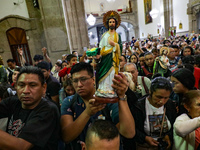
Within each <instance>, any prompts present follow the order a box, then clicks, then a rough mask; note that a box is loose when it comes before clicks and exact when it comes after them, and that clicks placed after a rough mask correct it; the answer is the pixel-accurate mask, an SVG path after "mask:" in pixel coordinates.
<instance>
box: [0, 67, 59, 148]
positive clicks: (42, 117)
mask: <svg viewBox="0 0 200 150" xmlns="http://www.w3.org/2000/svg"><path fill="white" fill-rule="evenodd" d="M16 84H17V86H16V87H17V95H18V97H9V98H7V99H5V100H2V101H1V102H0V118H6V117H8V118H9V120H8V126H7V129H6V132H4V131H2V130H0V139H1V140H0V148H1V149H12V150H14V149H20V150H28V149H32V150H55V149H57V147H58V140H59V130H60V127H59V121H60V117H59V111H58V108H57V107H56V105H55V104H54V103H52V102H50V101H48V100H46V99H44V98H42V97H43V96H44V95H45V92H46V87H47V85H46V83H45V79H44V75H43V73H42V72H41V70H40V69H38V68H36V67H32V66H28V67H24V68H23V69H22V70H21V71H20V73H19V75H18V78H17V83H16Z"/></svg>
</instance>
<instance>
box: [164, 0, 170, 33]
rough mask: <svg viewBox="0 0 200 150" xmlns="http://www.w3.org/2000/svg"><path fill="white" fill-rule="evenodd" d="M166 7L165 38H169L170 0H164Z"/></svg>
mask: <svg viewBox="0 0 200 150" xmlns="http://www.w3.org/2000/svg"><path fill="white" fill-rule="evenodd" d="M163 5H164V24H165V25H164V26H165V37H168V36H169V27H170V7H169V0H163Z"/></svg>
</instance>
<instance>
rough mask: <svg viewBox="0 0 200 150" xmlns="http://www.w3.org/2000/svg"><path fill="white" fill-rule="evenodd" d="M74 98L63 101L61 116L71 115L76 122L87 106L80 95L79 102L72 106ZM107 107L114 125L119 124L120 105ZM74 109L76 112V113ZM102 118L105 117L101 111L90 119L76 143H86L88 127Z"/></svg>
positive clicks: (115, 104) (108, 105)
mask: <svg viewBox="0 0 200 150" xmlns="http://www.w3.org/2000/svg"><path fill="white" fill-rule="evenodd" d="M73 97H74V95H72V96H68V97H66V98H65V99H64V100H63V103H62V105H61V115H71V116H73V119H74V120H76V119H77V118H78V117H79V116H80V115H81V113H82V112H83V111H84V110H85V109H86V106H85V103H84V101H83V100H82V98H81V97H80V96H79V95H78V94H77V100H76V101H75V105H74V104H72V100H73ZM71 105H73V106H74V108H72V106H71ZM106 107H107V108H108V110H109V112H110V117H111V119H112V122H113V123H114V124H117V123H118V122H119V111H118V103H114V104H107V105H106ZM72 109H73V110H74V112H73V110H72ZM102 116H103V113H102V112H101V111H99V112H97V113H96V114H95V115H93V116H91V117H90V119H89V121H88V123H87V124H86V126H85V128H84V129H83V131H82V132H81V134H80V135H79V137H78V138H77V139H76V143H79V142H80V141H83V142H85V136H86V132H87V129H88V127H89V126H90V124H91V123H92V122H93V121H94V120H96V119H98V118H99V117H102Z"/></svg>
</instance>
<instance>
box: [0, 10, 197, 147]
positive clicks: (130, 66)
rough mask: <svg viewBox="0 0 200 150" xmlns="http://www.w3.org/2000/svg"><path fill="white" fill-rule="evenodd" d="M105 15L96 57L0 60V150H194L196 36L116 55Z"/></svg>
mask: <svg viewBox="0 0 200 150" xmlns="http://www.w3.org/2000/svg"><path fill="white" fill-rule="evenodd" d="M109 13H110V14H109V15H110V16H111V17H110V16H108V18H107V22H105V23H106V24H105V26H106V27H107V28H108V32H106V33H105V35H103V37H102V41H101V42H100V44H99V48H97V49H96V50H97V53H96V54H95V57H89V56H88V55H87V53H86V52H84V53H83V54H81V55H79V54H78V52H76V51H73V52H72V53H71V54H63V55H62V56H61V58H60V59H58V60H57V62H56V63H55V64H52V62H51V58H50V57H49V56H48V54H47V49H46V48H42V50H41V53H42V55H40V54H37V55H35V56H34V58H33V60H34V65H30V64H27V63H26V62H25V59H23V57H22V58H21V60H22V61H23V63H21V66H17V65H16V63H15V60H14V59H12V58H11V59H8V60H7V66H8V67H7V68H6V67H5V66H4V62H3V59H2V58H0V91H1V92H0V139H1V140H0V149H13V150H14V149H20V150H23V149H34V150H42V149H45V150H47V149H48V150H50V149H52V150H57V149H58V150H80V149H83V150H87V149H88V150H90V149H93V150H94V149H104V150H105V149H110V150H112V149H113V150H114V149H115V150H116V149H120V150H123V149H124V150H132V149H133V150H134V149H138V150H154V149H155V150H156V149H174V150H193V149H195V150H198V149H200V145H199V144H200V121H199V120H200V91H199V88H200V86H199V85H200V43H199V42H200V36H199V35H198V34H192V35H190V36H189V37H188V36H187V35H183V36H174V37H169V38H168V39H166V38H161V37H159V38H153V37H148V38H147V39H145V40H139V39H135V38H134V37H133V38H132V41H131V42H126V43H124V44H123V48H122V47H121V46H120V45H122V43H121V39H120V36H119V35H118V34H117V33H116V32H115V29H116V28H117V27H118V26H119V24H117V23H118V22H117V19H115V18H114V17H113V16H114V13H113V12H109ZM112 36H113V37H112ZM107 39H109V40H107ZM121 48H122V51H121V50H120V49H121ZM99 50H100V52H99ZM18 52H19V55H20V56H23V51H22V50H21V51H20V49H19V50H18ZM113 53H115V54H113ZM102 95H105V97H104V98H102V97H101V96H102ZM113 95H114V97H112V96H113ZM107 96H108V97H107ZM116 96H117V101H116V98H115V97H116ZM98 97H101V100H100V101H98V100H99V99H100V98H98ZM102 99H107V100H111V99H112V100H115V101H114V102H112V101H107V100H105V101H104V100H102Z"/></svg>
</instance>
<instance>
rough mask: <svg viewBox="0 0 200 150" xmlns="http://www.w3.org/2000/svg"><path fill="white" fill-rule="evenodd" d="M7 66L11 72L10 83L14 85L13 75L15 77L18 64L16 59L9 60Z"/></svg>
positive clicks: (9, 74)
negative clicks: (14, 73)
mask: <svg viewBox="0 0 200 150" xmlns="http://www.w3.org/2000/svg"><path fill="white" fill-rule="evenodd" d="M7 65H8V68H7V71H8V72H9V73H8V82H9V83H10V84H12V83H13V81H12V75H13V72H14V69H15V67H16V62H15V60H14V59H8V60H7Z"/></svg>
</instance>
